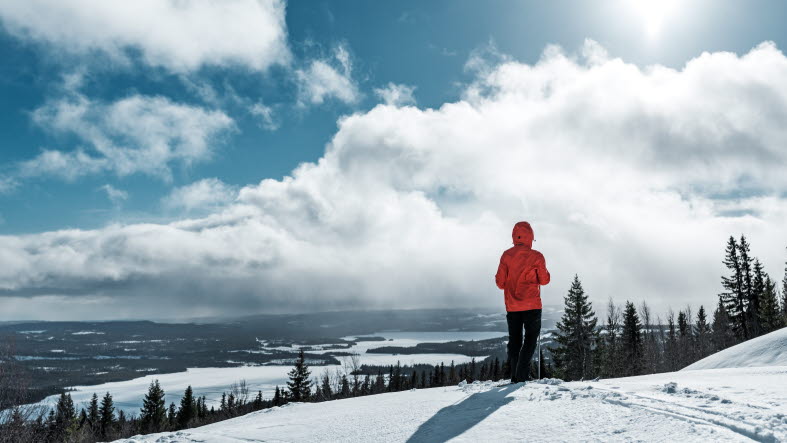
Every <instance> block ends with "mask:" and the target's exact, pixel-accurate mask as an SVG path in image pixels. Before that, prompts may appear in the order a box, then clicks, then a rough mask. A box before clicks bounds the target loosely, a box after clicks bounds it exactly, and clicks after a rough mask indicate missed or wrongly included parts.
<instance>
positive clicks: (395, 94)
mask: <svg viewBox="0 0 787 443" xmlns="http://www.w3.org/2000/svg"><path fill="white" fill-rule="evenodd" d="M413 92H415V86H407V85H400V84H396V83H388V84H387V85H385V87H382V88H375V89H374V94H375V95H376V96H377V97H379V98H380V100H382V101H383V103H385V104H386V105H391V106H407V105H415V97H414V96H413Z"/></svg>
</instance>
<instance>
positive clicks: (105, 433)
mask: <svg viewBox="0 0 787 443" xmlns="http://www.w3.org/2000/svg"><path fill="white" fill-rule="evenodd" d="M114 426H115V404H114V402H113V401H112V396H111V395H110V394H109V392H107V394H106V395H105V396H104V398H102V399H101V409H100V410H99V429H100V436H101V438H102V439H104V440H108V439H109V438H110V437H111V436H112V434H113V432H114Z"/></svg>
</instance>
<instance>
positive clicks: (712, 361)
mask: <svg viewBox="0 0 787 443" xmlns="http://www.w3.org/2000/svg"><path fill="white" fill-rule="evenodd" d="M756 366H787V328H782V329H779V330H778V331H773V332H771V333H770V334H766V335H763V336H761V337H757V338H754V339H751V340H749V341H746V342H743V343H740V344H737V345H735V346H732V347H729V348H727V349H725V350H723V351H720V352H717V353H715V354H713V355H710V356H708V357H705V358H703V359H702V360H700V361H698V362H696V363H694V364H692V365H689V366H688V367H686V368H685V369H683V370H684V371H691V370H696V369H718V368H743V367H756ZM785 383H787V380H785Z"/></svg>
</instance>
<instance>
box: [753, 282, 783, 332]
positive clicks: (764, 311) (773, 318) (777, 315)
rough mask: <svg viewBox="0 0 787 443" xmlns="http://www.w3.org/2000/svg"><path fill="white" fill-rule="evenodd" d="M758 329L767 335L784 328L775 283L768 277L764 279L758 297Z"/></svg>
mask: <svg viewBox="0 0 787 443" xmlns="http://www.w3.org/2000/svg"><path fill="white" fill-rule="evenodd" d="M759 318H760V327H761V328H762V333H763V334H767V333H769V332H771V331H775V330H777V329H779V328H781V327H783V326H784V318H783V317H782V315H781V312H780V310H779V299H778V295H777V293H776V283H774V282H773V281H772V280H771V278H770V277H769V276H766V277H765V282H764V284H763V291H762V294H761V295H760V315H759Z"/></svg>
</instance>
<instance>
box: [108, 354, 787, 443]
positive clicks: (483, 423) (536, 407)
mask: <svg viewBox="0 0 787 443" xmlns="http://www.w3.org/2000/svg"><path fill="white" fill-rule="evenodd" d="M449 440H450V441H467V442H471V441H472V442H476V441H516V440H527V441H536V442H538V441H665V442H666V441H681V442H693V441H697V442H707V441H760V442H778V441H787V366H776V367H762V368H731V369H710V370H698V371H681V372H672V373H665V374H654V375H646V376H639V377H628V378H618V379H608V380H601V381H590V382H569V383H563V382H561V381H559V380H551V379H546V380H541V381H539V382H538V383H528V384H526V385H507V384H501V383H492V382H485V383H478V382H476V383H473V384H460V385H459V386H451V387H444V388H430V389H419V390H411V391H405V392H396V393H389V394H381V395H373V396H367V397H358V398H353V399H345V400H335V401H331V402H325V403H298V404H290V405H286V406H283V407H279V408H272V409H268V410H264V411H259V412H255V413H252V414H249V415H246V416H243V417H237V418H234V419H232V420H227V421H223V422H219V423H214V424H212V425H207V426H203V427H201V428H195V429H189V430H184V431H178V432H170V433H160V434H152V435H147V436H138V437H133V438H130V439H127V440H123V441H125V442H127V443H132V442H135V443H141V442H147V443H150V442H156V443H183V442H218V443H225V442H226V443H229V442H232V443H237V442H262V441H265V442H284V441H292V442H294V441H298V442H300V441H314V442H316V441H343V442H366V441H373V442H386V441H391V442H414V443H415V442H435V441H449Z"/></svg>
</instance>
